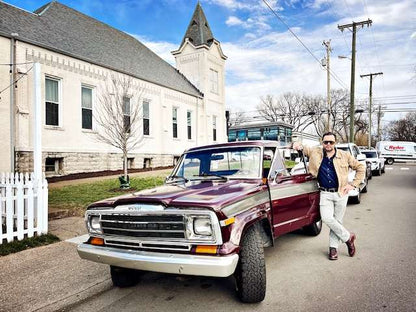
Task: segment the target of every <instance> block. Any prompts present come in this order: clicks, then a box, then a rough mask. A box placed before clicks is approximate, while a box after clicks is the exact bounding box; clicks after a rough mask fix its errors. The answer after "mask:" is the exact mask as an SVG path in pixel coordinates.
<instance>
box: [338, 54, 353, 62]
mask: <svg viewBox="0 0 416 312" xmlns="http://www.w3.org/2000/svg"><path fill="white" fill-rule="evenodd" d="M338 58H339V59H340V60H343V59H348V60H350V61H351V59H350V58H349V57H348V56H345V55H338Z"/></svg>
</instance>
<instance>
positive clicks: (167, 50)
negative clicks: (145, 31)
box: [129, 34, 179, 66]
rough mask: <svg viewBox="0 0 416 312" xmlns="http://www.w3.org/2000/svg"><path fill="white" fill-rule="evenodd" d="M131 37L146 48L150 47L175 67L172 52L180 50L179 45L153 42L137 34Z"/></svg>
mask: <svg viewBox="0 0 416 312" xmlns="http://www.w3.org/2000/svg"><path fill="white" fill-rule="evenodd" d="M129 35H130V36H132V37H134V38H136V39H137V40H139V41H140V42H141V43H143V44H144V45H145V46H146V47H148V48H149V49H150V50H152V51H153V52H154V53H156V54H157V55H158V56H159V57H161V58H162V59H164V60H165V61H166V62H168V63H169V64H171V65H172V66H175V58H174V57H173V55H172V53H171V52H172V51H175V50H177V49H178V48H179V46H178V44H174V43H171V42H166V41H151V40H148V39H147V38H146V37H143V36H139V35H135V34H129Z"/></svg>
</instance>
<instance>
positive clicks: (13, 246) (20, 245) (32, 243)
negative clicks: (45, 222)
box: [0, 234, 59, 256]
mask: <svg viewBox="0 0 416 312" xmlns="http://www.w3.org/2000/svg"><path fill="white" fill-rule="evenodd" d="M55 242H59V238H58V237H57V236H55V235H53V234H45V235H40V236H35V237H30V238H25V239H23V240H20V241H13V242H10V243H4V244H1V245H0V256H7V255H9V254H12V253H15V252H19V251H22V250H25V249H29V248H34V247H39V246H45V245H49V244H53V243H55Z"/></svg>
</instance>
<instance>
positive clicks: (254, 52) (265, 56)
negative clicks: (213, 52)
mask: <svg viewBox="0 0 416 312" xmlns="http://www.w3.org/2000/svg"><path fill="white" fill-rule="evenodd" d="M288 1H289V0H288ZM208 2H210V3H216V4H218V5H221V6H222V7H225V8H228V9H229V10H230V11H232V13H231V12H230V15H229V17H228V18H227V19H226V22H225V23H226V25H227V26H228V27H239V28H240V29H241V31H242V32H241V36H240V37H239V38H238V39H236V40H232V41H231V40H229V41H228V42H225V41H223V42H221V46H222V49H223V51H224V53H225V54H226V55H227V56H228V59H227V61H226V64H225V66H226V89H225V92H226V94H225V97H226V107H227V108H229V109H232V110H234V111H237V110H242V111H254V110H255V109H256V106H257V105H258V104H259V101H260V97H261V96H265V95H267V94H272V95H276V96H278V95H280V94H282V93H285V92H289V91H291V92H299V93H307V94H313V95H325V94H326V70H325V69H323V68H322V67H320V65H319V64H318V62H317V60H316V59H318V60H320V59H322V58H323V57H324V56H325V55H326V53H325V48H324V47H323V46H322V42H323V40H328V39H332V40H331V47H332V49H333V50H332V54H331V69H332V71H333V73H334V74H335V75H336V77H338V79H339V80H340V81H341V83H339V82H337V81H336V79H335V78H334V77H331V87H332V88H333V89H339V88H345V89H349V86H350V66H351V63H350V60H348V59H344V60H341V59H338V58H337V55H347V56H348V55H350V53H351V32H349V31H344V32H343V33H342V32H341V31H339V29H338V28H337V25H342V24H347V23H351V22H352V21H360V20H366V19H367V18H371V19H373V25H372V27H371V28H367V27H365V28H363V29H360V30H359V31H358V33H357V47H356V50H357V54H356V57H357V63H356V79H355V81H356V85H355V89H356V93H355V95H356V98H357V101H360V100H363V101H365V100H366V99H367V98H368V87H369V82H368V79H362V78H360V76H359V75H360V74H368V73H371V72H383V73H384V75H382V76H377V77H376V78H375V79H374V81H373V96H374V97H378V98H383V97H387V96H390V97H395V96H402V95H412V94H414V89H415V87H416V85H415V80H414V79H413V80H412V77H413V76H414V75H415V70H414V66H415V61H414V60H415V59H416V52H415V51H416V47H415V42H416V41H415V40H414V39H415V38H416V32H415V31H414V27H413V28H412V25H411V22H410V24H406V23H404V22H403V21H413V20H414V16H416V3H415V2H414V1H413V0H402V1H401V2H399V3H395V2H391V1H390V0H379V1H376V0H366V5H365V6H363V2H362V0H345V1H335V0H334V1H332V0H326V1H325V2H323V1H319V0H318V1H315V2H311V4H313V5H315V7H319V10H318V9H316V8H313V7H312V6H310V7H309V8H308V9H305V10H303V11H302V12H301V13H299V15H298V16H297V18H299V19H302V20H305V21H306V22H308V16H309V18H310V16H315V15H314V14H315V13H316V14H318V13H319V14H322V16H323V15H325V16H330V17H331V18H330V19H326V20H325V21H320V24H317V25H313V27H311V26H310V25H308V24H306V23H305V24H303V25H302V27H300V26H297V25H296V24H295V23H293V25H292V24H290V23H289V26H291V30H292V31H293V32H294V33H295V34H296V35H297V36H298V37H299V38H300V39H301V40H302V42H303V43H304V44H305V45H306V46H307V47H308V48H309V49H310V51H311V53H312V54H313V55H314V57H315V58H316V59H315V58H314V57H313V56H312V55H310V53H309V52H308V51H306V49H305V48H304V47H303V46H302V45H301V44H300V43H299V42H298V40H297V39H296V38H294V37H293V36H292V34H290V32H289V31H287V30H286V29H285V27H280V28H278V27H276V26H275V25H276V23H279V22H277V21H276V22H273V23H272V22H271V21H272V19H274V17H273V16H272V15H271V13H270V11H269V12H267V11H266V10H265V9H264V7H262V8H259V3H260V2H262V1H260V2H259V1H254V0H253V1H244V2H240V1H236V0H228V1H220V0H218V1H217V0H209V1H208ZM301 4H302V2H299V3H298V2H297V1H293V0H291V5H293V6H294V7H296V6H299V5H301ZM254 5H256V6H257V7H256V8H255V7H254ZM274 5H275V6H277V1H276V2H274ZM240 11H244V12H245V13H246V14H240ZM334 12H335V13H336V14H334ZM341 14H342V15H341ZM271 25H272V27H271ZM413 25H414V24H413ZM281 29H283V30H281ZM136 37H137V38H138V39H139V40H140V41H141V42H143V43H144V44H146V45H147V46H148V47H149V48H150V49H152V50H153V51H154V52H156V53H157V54H158V55H160V56H161V57H162V58H164V59H165V60H166V61H168V62H169V63H171V64H172V65H174V59H173V57H172V55H171V54H170V52H171V51H172V50H176V49H177V48H178V46H177V43H175V44H173V43H170V42H162V41H157V42H152V41H150V40H146V38H142V37H139V36H136ZM381 104H382V103H381ZM396 106H397V105H396ZM385 118H387V119H388V118H389V115H387V116H386V117H385Z"/></svg>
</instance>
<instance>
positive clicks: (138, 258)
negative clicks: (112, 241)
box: [77, 244, 238, 277]
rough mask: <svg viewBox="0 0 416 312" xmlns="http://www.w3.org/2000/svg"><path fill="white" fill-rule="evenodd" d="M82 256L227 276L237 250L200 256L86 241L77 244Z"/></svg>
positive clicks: (159, 269)
mask: <svg viewBox="0 0 416 312" xmlns="http://www.w3.org/2000/svg"><path fill="white" fill-rule="evenodd" d="M77 250H78V254H79V256H80V257H81V258H82V259H86V260H91V261H94V262H98V263H104V264H109V265H114V266H119V267H123V268H130V269H136V270H143V271H153V272H161V273H172V274H184V275H199V276H214V277H227V276H230V275H231V274H233V273H234V271H235V268H236V267H237V263H238V254H233V255H230V256H214V255H213V256H202V255H189V254H172V253H160V252H150V251H139V250H120V249H117V248H112V247H100V246H94V245H90V244H80V245H78V249H77Z"/></svg>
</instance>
